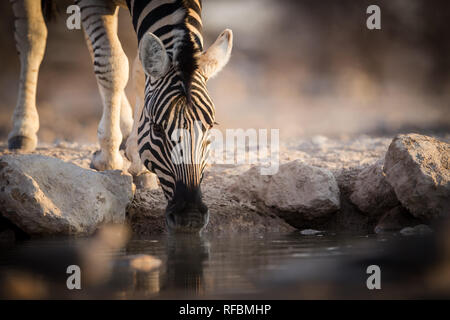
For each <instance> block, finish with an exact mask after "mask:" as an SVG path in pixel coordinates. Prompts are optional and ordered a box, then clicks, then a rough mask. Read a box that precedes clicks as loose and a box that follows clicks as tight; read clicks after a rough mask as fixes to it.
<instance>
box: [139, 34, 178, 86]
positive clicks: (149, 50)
mask: <svg viewBox="0 0 450 320" xmlns="http://www.w3.org/2000/svg"><path fill="white" fill-rule="evenodd" d="M139 59H140V60H141V63H142V66H143V67H144V71H145V73H146V74H147V75H149V76H151V77H153V78H155V79H158V78H160V77H162V76H163V75H165V74H166V72H167V70H169V66H170V58H169V56H168V55H167V52H166V48H164V45H163V43H162V42H161V40H160V39H159V38H158V37H157V36H155V35H154V34H153V33H151V32H147V33H146V34H145V35H144V36H143V37H142V39H141V41H140V43H139Z"/></svg>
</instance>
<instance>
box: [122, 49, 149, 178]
mask: <svg viewBox="0 0 450 320" xmlns="http://www.w3.org/2000/svg"><path fill="white" fill-rule="evenodd" d="M131 80H132V85H133V90H134V94H135V97H136V103H135V106H134V114H133V118H134V122H133V128H132V130H131V135H130V137H129V138H128V140H127V143H126V152H125V154H126V156H127V158H128V160H130V162H131V165H130V167H129V169H128V171H129V172H130V173H131V174H132V175H133V176H138V175H140V174H142V173H145V172H148V170H147V169H146V168H145V166H144V165H143V164H142V162H141V157H140V156H139V151H138V144H137V128H138V126H139V119H140V117H141V114H142V108H143V106H144V90H145V88H144V87H145V75H144V70H143V69H142V64H141V61H140V60H139V55H136V58H135V59H134V62H133V69H132V73H131Z"/></svg>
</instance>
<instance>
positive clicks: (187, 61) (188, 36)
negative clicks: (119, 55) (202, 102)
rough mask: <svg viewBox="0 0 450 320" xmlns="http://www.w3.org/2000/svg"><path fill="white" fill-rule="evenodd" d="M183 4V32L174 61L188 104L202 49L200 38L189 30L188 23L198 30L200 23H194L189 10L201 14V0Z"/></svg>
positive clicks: (199, 29) (188, 1)
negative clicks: (184, 12)
mask: <svg viewBox="0 0 450 320" xmlns="http://www.w3.org/2000/svg"><path fill="white" fill-rule="evenodd" d="M183 5H184V7H185V8H186V16H185V19H184V26H183V29H184V30H185V34H184V36H183V38H182V40H181V45H180V47H179V50H178V52H177V54H176V57H175V59H176V61H174V63H175V65H176V66H177V69H178V71H179V73H180V75H181V77H182V79H183V84H184V89H185V94H186V100H187V103H188V105H190V104H191V101H192V99H191V88H192V80H193V76H194V72H195V70H196V69H197V68H198V57H199V55H200V54H201V52H202V51H203V44H202V40H201V39H199V38H198V36H196V35H195V34H194V33H193V32H191V31H190V30H189V27H188V26H187V25H188V24H194V26H195V27H196V28H197V30H198V31H200V32H201V25H198V23H195V21H194V20H193V19H192V17H190V15H189V10H194V11H196V12H197V13H198V14H199V15H201V1H195V0H183Z"/></svg>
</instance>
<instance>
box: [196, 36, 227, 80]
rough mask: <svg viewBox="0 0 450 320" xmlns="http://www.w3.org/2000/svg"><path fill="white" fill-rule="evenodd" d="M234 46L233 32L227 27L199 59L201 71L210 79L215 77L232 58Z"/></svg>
mask: <svg viewBox="0 0 450 320" xmlns="http://www.w3.org/2000/svg"><path fill="white" fill-rule="evenodd" d="M232 48H233V32H232V31H231V30H230V29H226V30H224V31H223V32H222V33H221V34H220V36H219V37H218V38H217V40H216V42H214V43H213V45H212V46H211V47H209V49H208V50H206V51H205V52H204V53H203V54H202V55H201V56H200V58H199V59H198V65H199V69H200V72H201V73H202V74H203V75H204V76H205V77H206V78H208V79H209V78H212V77H214V76H215V75H216V74H218V73H219V72H220V70H222V69H223V67H225V65H226V64H227V63H228V60H230V56H231V49H232Z"/></svg>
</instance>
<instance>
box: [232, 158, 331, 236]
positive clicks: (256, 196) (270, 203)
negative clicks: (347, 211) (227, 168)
mask: <svg viewBox="0 0 450 320" xmlns="http://www.w3.org/2000/svg"><path fill="white" fill-rule="evenodd" d="M230 191H231V192H232V193H233V194H234V195H235V196H236V197H237V198H239V200H241V201H248V202H255V204H256V206H257V207H258V208H260V209H262V210H264V207H265V208H268V209H270V210H273V211H274V212H276V214H277V215H278V216H280V217H281V218H283V219H284V220H285V221H287V222H288V223H289V224H290V225H292V226H294V227H297V228H301V227H305V225H308V222H309V221H314V220H319V221H323V220H325V219H327V218H329V217H330V216H331V215H332V214H333V213H335V212H336V211H337V210H339V208H340V202H339V188H338V185H337V182H336V179H335V178H334V176H333V174H332V173H331V171H329V170H327V169H324V168H318V167H314V166H310V165H307V164H304V163H302V162H301V161H298V160H296V161H292V162H288V163H286V164H283V165H281V166H280V167H279V170H278V172H277V173H276V174H274V175H271V176H263V175H261V174H260V170H259V167H253V168H251V169H250V170H248V171H247V172H245V173H244V174H243V175H242V176H241V177H240V179H239V180H238V181H237V182H236V183H235V184H234V185H232V186H231V188H230Z"/></svg>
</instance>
